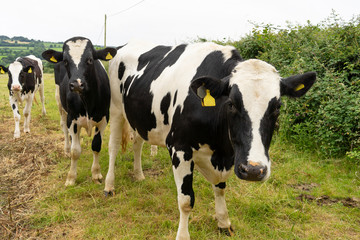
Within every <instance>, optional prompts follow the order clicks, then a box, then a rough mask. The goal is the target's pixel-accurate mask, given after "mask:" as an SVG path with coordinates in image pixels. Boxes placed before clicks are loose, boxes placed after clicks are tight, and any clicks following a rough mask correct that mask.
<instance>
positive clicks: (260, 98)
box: [229, 60, 281, 180]
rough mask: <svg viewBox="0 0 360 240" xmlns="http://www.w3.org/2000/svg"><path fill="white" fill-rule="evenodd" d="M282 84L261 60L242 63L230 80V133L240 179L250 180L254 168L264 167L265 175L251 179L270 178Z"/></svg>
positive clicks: (262, 171)
mask: <svg viewBox="0 0 360 240" xmlns="http://www.w3.org/2000/svg"><path fill="white" fill-rule="evenodd" d="M280 81H281V79H280V76H279V74H278V73H277V71H276V70H275V68H274V67H273V66H271V65H269V64H267V63H265V62H263V61H260V60H248V61H245V62H242V63H240V64H239V65H237V66H236V68H235V69H234V71H233V74H232V76H231V77H230V81H229V88H230V89H231V90H230V94H229V98H230V99H229V100H230V101H231V108H230V110H229V132H230V139H231V140H232V143H233V148H234V150H235V173H237V175H238V176H239V177H240V178H247V177H248V176H246V175H247V172H248V171H251V168H261V169H260V173H262V174H260V175H258V176H256V178H254V179H250V180H266V179H268V178H269V176H270V166H271V162H270V158H269V155H268V149H269V145H270V141H271V136H272V133H273V129H274V126H275V122H276V119H277V117H278V114H279V108H280ZM236 115H237V116H238V117H239V118H240V119H239V118H238V117H236ZM232 121H234V122H232ZM240 121H241V123H242V124H241V123H239V122H240ZM240 124H241V125H240ZM238 132H242V134H245V137H244V136H239V134H238ZM244 139H245V141H244ZM236 145H238V146H236ZM244 150H245V151H244ZM246 170H248V171H246ZM254 170H255V169H254ZM250 178H251V177H250ZM257 178H259V179H257Z"/></svg>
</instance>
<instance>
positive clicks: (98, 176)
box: [92, 173, 103, 184]
mask: <svg viewBox="0 0 360 240" xmlns="http://www.w3.org/2000/svg"><path fill="white" fill-rule="evenodd" d="M102 179H103V176H102V175H101V173H99V174H94V175H93V177H92V180H93V182H94V183H96V184H101V183H102Z"/></svg>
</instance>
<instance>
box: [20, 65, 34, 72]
mask: <svg viewBox="0 0 360 240" xmlns="http://www.w3.org/2000/svg"><path fill="white" fill-rule="evenodd" d="M23 71H24V72H26V73H33V71H34V67H33V66H27V67H25V68H23Z"/></svg>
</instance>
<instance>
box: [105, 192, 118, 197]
mask: <svg viewBox="0 0 360 240" xmlns="http://www.w3.org/2000/svg"><path fill="white" fill-rule="evenodd" d="M104 195H105V197H113V196H115V191H104Z"/></svg>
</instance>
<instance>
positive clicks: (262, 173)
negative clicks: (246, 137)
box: [237, 161, 268, 181]
mask: <svg viewBox="0 0 360 240" xmlns="http://www.w3.org/2000/svg"><path fill="white" fill-rule="evenodd" d="M267 170H268V169H267V166H262V165H260V164H259V163H256V162H252V161H248V163H247V165H245V164H240V165H239V167H238V172H237V175H238V177H239V178H240V179H243V180H247V181H263V180H264V178H265V177H266V174H267Z"/></svg>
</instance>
